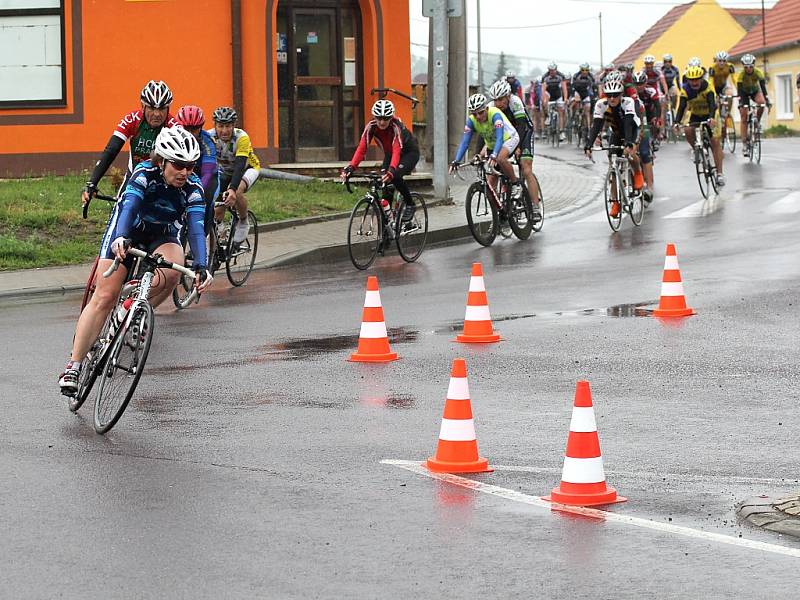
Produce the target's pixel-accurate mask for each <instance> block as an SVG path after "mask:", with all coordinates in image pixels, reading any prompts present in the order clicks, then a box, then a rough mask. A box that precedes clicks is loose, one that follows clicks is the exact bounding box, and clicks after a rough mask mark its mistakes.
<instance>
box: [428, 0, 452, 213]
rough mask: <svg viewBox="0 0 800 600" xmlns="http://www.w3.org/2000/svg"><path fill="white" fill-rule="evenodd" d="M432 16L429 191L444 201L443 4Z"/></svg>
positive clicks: (439, 0)
mask: <svg viewBox="0 0 800 600" xmlns="http://www.w3.org/2000/svg"><path fill="white" fill-rule="evenodd" d="M434 7H435V8H434V13H433V18H432V21H433V47H432V48H431V49H430V52H431V56H432V57H433V123H431V125H432V129H433V189H434V192H435V193H436V197H437V198H447V197H448V189H447V68H448V66H447V58H448V57H447V54H448V53H447V47H448V42H449V40H448V38H449V35H448V34H449V27H448V23H447V21H448V16H447V0H436V2H435V4H434Z"/></svg>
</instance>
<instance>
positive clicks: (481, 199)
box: [454, 154, 544, 246]
mask: <svg viewBox="0 0 800 600" xmlns="http://www.w3.org/2000/svg"><path fill="white" fill-rule="evenodd" d="M487 162H488V159H487V158H486V157H485V156H482V155H479V154H478V155H475V156H474V157H473V159H472V161H470V163H468V164H469V165H470V166H472V167H474V168H475V171H476V181H475V182H473V183H472V185H470V186H469V189H468V190H467V197H466V203H465V210H466V213H467V224H468V225H469V230H470V232H471V233H472V237H474V238H475V241H476V242H478V243H479V244H480V245H481V246H490V245H491V244H492V243H493V242H494V240H495V238H496V237H497V234H498V233H499V234H500V235H501V236H502V237H504V238H509V237H511V235H512V234H513V235H515V236H516V237H517V238H519V239H520V240H526V239H528V238H529V237H530V235H531V232H532V231H536V232H538V231H541V229H542V225H543V224H544V199H543V198H542V194H541V185H539V180H538V179H536V175H534V176H533V177H534V180H535V181H536V187H537V188H538V189H539V204H538V209H539V210H538V211H535V209H534V208H533V204H532V203H531V200H530V195H529V192H528V189H527V186H526V184H525V180H524V178H520V180H519V182H520V185H521V187H522V194H521V196H520V197H519V198H514V197H513V195H512V190H511V188H512V186H511V182H510V181H509V179H508V177H506V176H505V174H503V173H502V172H501V171H498V170H496V169H490V168H489V166H488V164H487ZM463 166H464V165H463V164H461V165H454V167H455V169H456V174H457V175H459V177H460V174H459V169H460V168H462V167H463ZM490 176H494V177H496V178H497V183H496V185H494V186H492V185H489V177H490Z"/></svg>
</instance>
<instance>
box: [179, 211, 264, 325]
mask: <svg viewBox="0 0 800 600" xmlns="http://www.w3.org/2000/svg"><path fill="white" fill-rule="evenodd" d="M222 207H225V212H224V214H223V217H222V220H220V221H217V220H216V218H215V219H214V221H213V223H212V226H211V227H210V229H209V233H208V235H207V236H206V248H207V250H208V271H209V272H210V273H211V274H212V275H214V274H215V273H216V272H217V270H218V269H219V268H220V267H221V266H222V265H223V264H224V265H225V274H226V275H227V276H228V281H230V282H231V285H232V286H234V287H239V286H241V285H244V282H245V281H247V279H248V277H250V273H252V271H253V265H254V264H255V261H256V255H257V254H258V220H257V219H256V216H255V215H254V214H253V212H252V211H249V210H248V211H247V223H248V226H249V231H248V233H247V237H246V238H245V239H244V240H242V241H241V242H234V241H233V233H232V232H234V231H236V226H237V225H238V223H239V215H238V214H237V212H236V211H235V210H234V209H233V208H232V207H230V206H225V203H224V202H215V203H214V208H222ZM181 234H182V235H181V242H182V244H183V248H184V252H185V256H186V260H185V262H184V266H185V267H186V268H188V269H190V270H192V272H194V271H193V267H194V257H193V256H192V253H191V251H190V250H189V247H188V243H187V239H186V235H187V231H186V228H185V227H184V228H183V230H182V232H181ZM199 301H200V294H199V292H198V291H197V289H196V288H195V286H194V276H192V277H181V280H180V281H179V282H178V285H176V286H175V289H174V290H172V302H173V303H174V304H175V307H176V308H179V309H181V308H187V307H188V306H191V305H192V304H193V303H197V302H199Z"/></svg>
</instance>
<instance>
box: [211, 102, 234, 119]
mask: <svg viewBox="0 0 800 600" xmlns="http://www.w3.org/2000/svg"><path fill="white" fill-rule="evenodd" d="M213 116H214V122H215V123H235V122H236V117H237V116H238V115H237V114H236V111H235V110H233V109H232V108H231V107H230V106H220V107H219V108H218V109H217V110H215V111H214V115H213Z"/></svg>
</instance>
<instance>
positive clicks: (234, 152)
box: [208, 127, 261, 175]
mask: <svg viewBox="0 0 800 600" xmlns="http://www.w3.org/2000/svg"><path fill="white" fill-rule="evenodd" d="M208 133H209V134H210V135H211V139H213V140H214V146H216V148H217V165H219V170H220V171H222V172H223V173H224V174H225V175H231V174H233V163H234V161H235V160H236V157H237V156H246V157H247V166H249V167H252V168H254V169H256V170H258V169H260V168H261V162H260V161H259V160H258V157H257V156H256V153H255V152H254V151H253V144H252V143H251V142H250V136H249V135H247V132H246V131H244V130H243V129H239V128H238V127H235V128H234V129H233V135H232V136H231V139H230V141H228V142H223V141H222V140H221V139H219V137H218V136H217V131H216V130H215V129H213V128H212V129H209V130H208Z"/></svg>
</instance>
